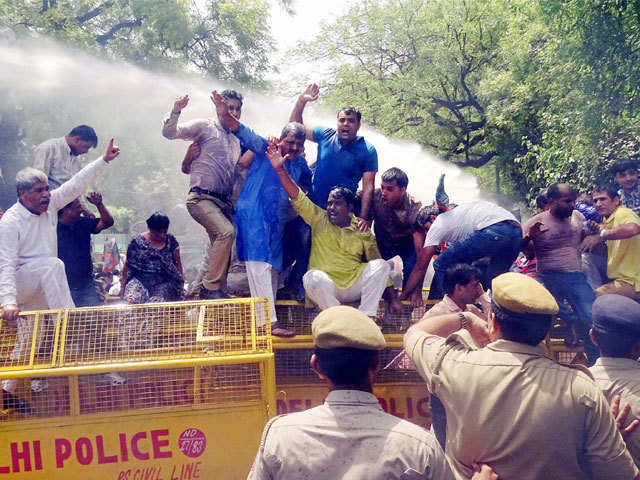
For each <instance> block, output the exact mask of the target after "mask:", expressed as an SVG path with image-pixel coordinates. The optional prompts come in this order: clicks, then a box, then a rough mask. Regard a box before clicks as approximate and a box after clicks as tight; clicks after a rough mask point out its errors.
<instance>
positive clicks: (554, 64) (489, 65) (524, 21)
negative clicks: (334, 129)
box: [300, 0, 640, 199]
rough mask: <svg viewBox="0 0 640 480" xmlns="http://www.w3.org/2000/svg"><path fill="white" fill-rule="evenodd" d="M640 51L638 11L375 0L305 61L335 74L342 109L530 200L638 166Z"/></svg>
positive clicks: (554, 0)
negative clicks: (562, 185)
mask: <svg viewBox="0 0 640 480" xmlns="http://www.w3.org/2000/svg"><path fill="white" fill-rule="evenodd" d="M639 47H640V3H639V2H629V1H627V0H594V1H589V2H585V1H582V0H535V1H524V0H511V1H509V0H484V1H481V0H432V1H429V2H422V1H418V0H384V1H381V2H375V1H372V0H367V1H364V2H362V3H361V4H358V5H355V6H353V7H352V8H351V9H350V11H349V12H348V13H347V14H346V15H344V16H342V17H340V18H339V19H337V20H336V21H335V22H333V23H331V24H329V25H325V27H324V28H323V33H322V34H320V36H319V37H318V38H316V39H314V40H313V41H312V42H309V43H308V44H307V45H306V46H305V48H304V50H303V51H301V52H300V53H301V54H302V55H304V56H305V57H307V58H309V57H311V58H312V59H318V60H320V59H323V60H329V61H330V62H332V64H333V65H334V67H333V70H332V74H331V78H330V79H329V80H328V81H327V82H326V84H325V87H326V90H327V94H326V96H325V98H326V101H327V103H329V104H330V105H331V106H333V107H336V106H338V105H339V104H344V103H351V104H354V105H356V106H358V107H360V108H361V110H362V112H363V116H364V118H365V120H366V121H367V122H369V123H370V124H372V125H373V126H375V127H377V128H379V129H380V130H382V131H383V132H385V133H388V134H394V135H398V136H401V137H406V138H411V139H415V140H417V141H419V142H420V143H422V144H423V145H425V146H427V147H430V148H432V149H434V150H435V151H436V153H438V154H439V155H441V156H443V157H444V158H446V159H448V160H450V161H453V162H455V163H457V164H459V165H461V166H463V167H476V168H474V169H473V171H474V173H476V174H477V175H478V177H479V179H480V181H481V184H482V185H483V186H487V187H490V188H492V189H494V190H496V191H498V192H500V191H502V192H506V193H510V194H512V195H514V196H516V197H519V198H523V199H531V198H533V197H535V196H536V195H537V194H538V192H539V190H540V188H542V187H544V186H547V185H548V184H550V183H552V182H554V181H571V182H572V183H574V184H576V186H577V187H578V188H580V189H582V190H588V189H589V188H590V187H591V185H592V184H593V182H594V181H599V180H601V179H603V178H607V176H608V168H609V166H610V165H611V163H612V162H613V161H615V159H617V158H622V157H632V158H638V157H640V130H639V129H638V127H639V126H640V119H639V107H638V98H639V97H638V93H639V92H638V89H639V88H640V69H638V67H637V66H638V65H640V58H639V56H640V53H639V52H640V48H639Z"/></svg>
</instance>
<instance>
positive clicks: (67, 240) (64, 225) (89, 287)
mask: <svg viewBox="0 0 640 480" xmlns="http://www.w3.org/2000/svg"><path fill="white" fill-rule="evenodd" d="M87 201H88V202H89V203H91V204H93V205H95V206H96V208H97V209H98V213H99V214H100V218H95V217H94V218H91V217H88V216H86V215H83V214H84V208H83V207H82V204H81V203H80V200H79V199H78V198H76V199H75V200H73V201H72V202H71V203H69V204H67V205H65V206H64V207H63V208H62V209H60V210H59V211H58V228H57V231H58V258H59V259H60V260H62V262H63V263H64V269H65V272H66V274H67V282H68V283H69V290H70V292H71V298H73V303H74V304H75V305H76V307H93V306H97V305H100V304H101V303H102V301H101V299H100V296H99V295H98V290H97V287H96V282H95V280H94V279H93V261H92V259H91V235H94V234H97V233H100V232H101V231H103V230H106V229H107V228H109V227H111V226H112V225H113V217H112V216H111V214H110V213H109V210H107V207H106V206H105V205H104V203H102V195H100V194H99V193H97V192H91V193H90V194H89V195H88V196H87Z"/></svg>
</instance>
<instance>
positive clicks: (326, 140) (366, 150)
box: [289, 84, 378, 232]
mask: <svg viewBox="0 0 640 480" xmlns="http://www.w3.org/2000/svg"><path fill="white" fill-rule="evenodd" d="M318 93H319V89H318V86H317V85H316V84H312V85H309V86H308V87H307V88H306V89H305V91H304V92H302V93H301V94H300V96H299V97H298V100H297V102H296V104H295V105H294V107H293V111H292V112H291V116H290V118H289V120H290V121H292V122H299V123H304V122H303V120H302V113H303V112H304V109H305V107H306V105H307V103H310V102H315V101H316V100H317V99H318ZM337 118H338V125H337V127H336V129H335V130H334V129H333V128H324V127H310V126H308V125H305V132H306V138H307V140H310V141H312V142H316V143H317V144H318V159H317V161H316V165H315V173H314V175H313V183H312V185H311V191H310V192H309V199H310V200H311V201H312V202H313V203H315V204H316V205H318V206H319V207H321V208H326V206H327V199H328V198H329V191H330V190H331V189H332V188H333V187H346V188H348V189H349V190H351V191H352V192H356V191H357V190H358V182H360V181H361V180H362V205H361V208H360V212H358V217H357V219H358V230H360V231H361V232H364V231H367V230H369V228H370V227H371V215H372V213H373V212H372V203H373V191H374V183H375V178H376V172H377V171H378V153H377V152H376V149H375V147H374V146H373V145H371V144H370V143H369V142H367V141H366V140H365V139H364V137H359V136H358V130H359V129H360V120H361V114H360V112H359V111H358V110H357V109H356V108H354V107H342V108H340V110H338V115H337Z"/></svg>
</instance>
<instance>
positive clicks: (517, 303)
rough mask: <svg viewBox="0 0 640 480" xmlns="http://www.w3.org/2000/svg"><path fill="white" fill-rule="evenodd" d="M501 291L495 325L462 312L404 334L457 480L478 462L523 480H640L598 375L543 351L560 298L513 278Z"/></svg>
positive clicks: (498, 285)
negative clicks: (440, 417)
mask: <svg viewBox="0 0 640 480" xmlns="http://www.w3.org/2000/svg"><path fill="white" fill-rule="evenodd" d="M491 287H492V292H493V298H492V303H491V312H490V314H489V318H488V322H485V321H484V320H482V319H480V318H478V317H477V316H476V315H474V314H473V313H470V312H459V313H455V314H449V315H442V316H436V317H429V318H424V319H423V320H421V321H419V322H418V323H416V324H414V325H412V326H411V327H409V329H408V330H407V333H406V334H405V336H404V346H405V350H406V351H407V354H408V355H409V357H410V358H411V360H413V363H414V364H415V365H416V368H417V370H418V373H420V375H421V376H422V377H423V378H424V380H425V381H426V383H427V388H428V389H429V391H430V392H432V393H433V394H435V395H437V396H438V397H439V398H440V400H441V401H442V404H443V405H444V407H445V410H446V414H447V445H446V450H445V453H446V455H447V459H448V460H449V464H450V465H451V467H452V469H453V471H454V473H455V475H456V478H458V479H463V478H469V476H471V474H472V472H473V469H474V465H476V464H477V463H486V464H488V465H489V466H491V467H492V468H493V469H494V470H495V472H496V473H497V474H498V475H499V477H500V478H517V479H519V480H545V479H550V478H553V479H554V480H575V479H578V478H580V479H582V478H590V479H594V480H595V479H605V478H606V479H607V480H617V479H620V480H623V479H624V480H632V479H635V478H637V477H638V469H637V468H636V466H635V465H634V463H633V459H632V458H631V456H630V455H629V452H628V451H627V449H626V446H625V444H624V441H623V439H622V437H621V435H620V433H619V432H618V429H617V426H616V422H615V420H614V418H613V416H612V415H611V412H610V410H609V405H608V403H607V400H606V399H605V398H604V396H603V395H602V393H601V392H600V391H599V389H598V387H597V386H596V385H595V383H594V382H593V378H592V377H591V375H590V374H589V372H588V371H587V370H586V369H583V368H582V367H570V366H564V365H559V364H558V363H556V362H555V361H554V360H552V359H550V358H549V357H548V356H547V353H546V351H545V349H544V348H543V347H542V346H540V345H539V344H540V342H541V341H542V340H543V339H544V338H545V336H546V335H547V333H548V332H549V329H550V328H551V323H552V319H553V315H555V314H557V312H558V305H557V303H556V301H555V299H554V298H553V296H552V295H551V293H549V291H548V290H546V289H545V288H544V287H543V286H542V285H541V284H540V283H538V282H537V281H536V280H534V279H532V278H530V277H527V276H526V275H522V274H518V273H512V272H510V273H505V274H502V275H500V276H498V277H496V278H495V279H494V280H493V282H492V285H491ZM487 342H491V343H489V344H488V345H486V346H485V347H483V345H485V344H487Z"/></svg>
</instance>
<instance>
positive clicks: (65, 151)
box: [31, 137, 84, 190]
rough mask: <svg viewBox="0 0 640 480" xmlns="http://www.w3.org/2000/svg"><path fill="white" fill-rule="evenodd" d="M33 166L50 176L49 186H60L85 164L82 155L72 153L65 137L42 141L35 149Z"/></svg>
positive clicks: (52, 187)
mask: <svg viewBox="0 0 640 480" xmlns="http://www.w3.org/2000/svg"><path fill="white" fill-rule="evenodd" d="M31 166H32V167H33V168H37V169H38V170H40V171H43V172H44V173H45V174H46V175H47V177H48V178H49V188H51V189H52V190H53V189H54V188H58V187H59V186H60V185H62V184H63V183H64V182H66V181H67V180H69V179H70V178H71V177H72V176H74V175H75V174H76V173H78V172H79V171H80V170H81V169H82V167H83V166H84V159H83V157H81V156H77V155H72V154H71V148H69V144H67V140H66V139H65V137H62V138H52V139H50V140H47V141H46V142H42V143H41V144H40V145H38V146H37V147H35V148H34V150H33V163H32V165H31Z"/></svg>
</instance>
